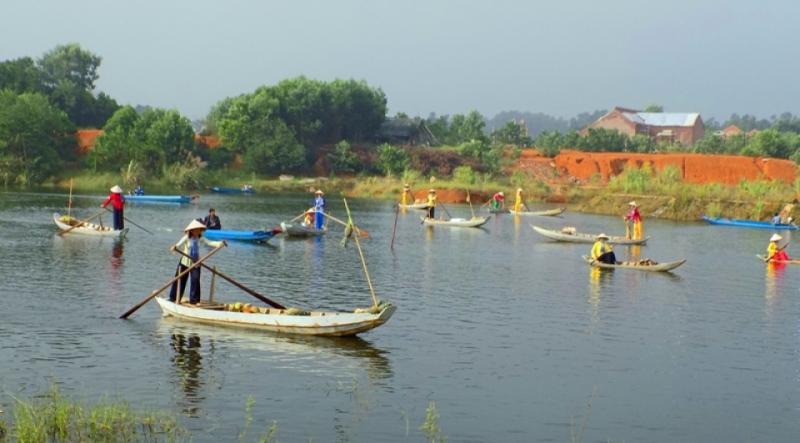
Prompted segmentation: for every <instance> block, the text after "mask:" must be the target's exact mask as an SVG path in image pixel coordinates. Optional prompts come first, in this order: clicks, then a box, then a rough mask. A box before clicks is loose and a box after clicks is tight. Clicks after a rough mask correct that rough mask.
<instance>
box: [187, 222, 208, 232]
mask: <svg viewBox="0 0 800 443" xmlns="http://www.w3.org/2000/svg"><path fill="white" fill-rule="evenodd" d="M195 229H206V225H204V224H202V223H200V222H199V221H197V220H192V222H191V223H189V225H188V226H186V229H184V230H183V232H189V231H193V230H195Z"/></svg>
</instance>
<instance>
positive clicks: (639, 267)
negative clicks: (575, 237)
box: [583, 255, 686, 272]
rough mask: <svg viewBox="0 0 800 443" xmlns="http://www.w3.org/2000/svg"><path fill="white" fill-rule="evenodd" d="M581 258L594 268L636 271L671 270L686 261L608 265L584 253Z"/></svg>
mask: <svg viewBox="0 0 800 443" xmlns="http://www.w3.org/2000/svg"><path fill="white" fill-rule="evenodd" d="M583 260H584V261H585V262H586V263H588V264H589V265H590V266H594V267H596V268H602V269H634V270H636V271H646V272H668V271H671V270H673V269H675V268H677V267H678V266H680V265H682V264H684V263H686V260H676V261H671V262H664V263H659V264H657V265H628V264H619V265H610V264H608V263H601V262H599V261H596V260H592V259H591V258H590V257H589V256H587V255H584V256H583Z"/></svg>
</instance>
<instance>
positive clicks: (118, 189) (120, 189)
mask: <svg viewBox="0 0 800 443" xmlns="http://www.w3.org/2000/svg"><path fill="white" fill-rule="evenodd" d="M111 192H113V193H114V194H122V188H120V187H119V186H118V185H114V187H113V188H111Z"/></svg>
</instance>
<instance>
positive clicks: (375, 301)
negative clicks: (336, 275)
mask: <svg viewBox="0 0 800 443" xmlns="http://www.w3.org/2000/svg"><path fill="white" fill-rule="evenodd" d="M342 200H343V201H344V209H345V210H346V211H347V221H348V222H349V224H350V226H355V225H354V224H353V216H352V215H350V208H349V207H348V206H347V199H346V198H343V199H342ZM355 240H356V248H358V255H359V256H360V257H361V265H362V266H363V267H364V277H366V278H367V285H368V286H369V293H370V294H371V295H372V305H373V306H375V307H378V296H376V295H375V288H374V287H372V279H371V278H369V269H367V260H366V259H365V258H364V251H362V250H361V243H360V242H359V241H358V236H357V235H356V236H355Z"/></svg>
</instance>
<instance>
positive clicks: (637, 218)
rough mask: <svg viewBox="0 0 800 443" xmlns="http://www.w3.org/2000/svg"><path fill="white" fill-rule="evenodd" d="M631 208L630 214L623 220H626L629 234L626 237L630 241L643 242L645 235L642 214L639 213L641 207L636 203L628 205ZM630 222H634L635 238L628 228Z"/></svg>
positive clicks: (626, 228)
mask: <svg viewBox="0 0 800 443" xmlns="http://www.w3.org/2000/svg"><path fill="white" fill-rule="evenodd" d="M628 206H630V210H629V211H628V214H627V215H625V217H624V218H623V219H624V220H625V231H626V233H627V235H626V237H627V238H628V239H631V238H633V240H641V239H642V238H644V237H642V236H643V235H644V232H643V231H644V229H643V226H642V214H641V213H639V206H638V205H637V204H636V202H635V201H632V202H630V203H628ZM628 222H633V237H631V235H630V234H631V232H630V228H629V227H628Z"/></svg>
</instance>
